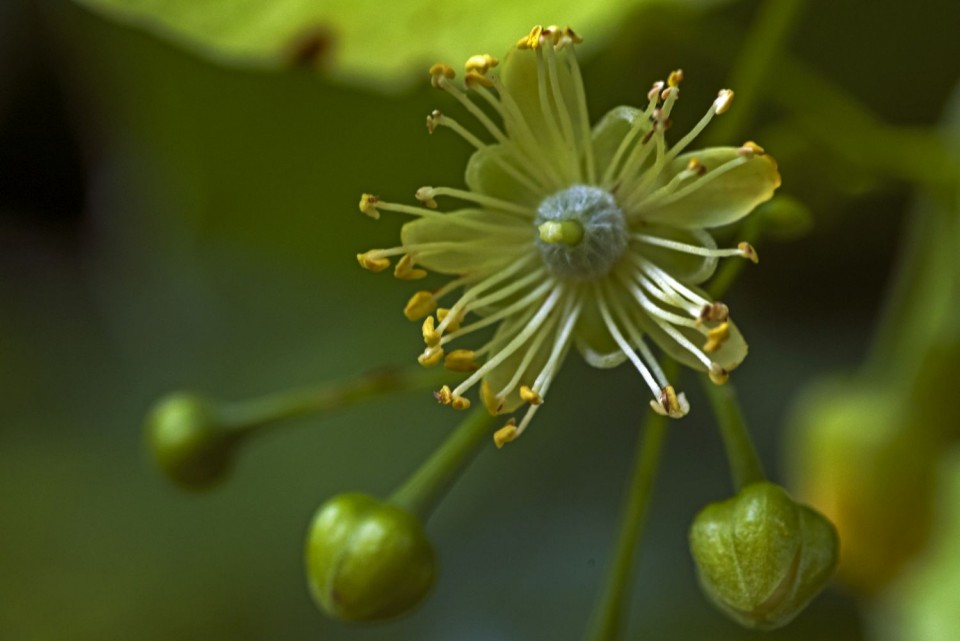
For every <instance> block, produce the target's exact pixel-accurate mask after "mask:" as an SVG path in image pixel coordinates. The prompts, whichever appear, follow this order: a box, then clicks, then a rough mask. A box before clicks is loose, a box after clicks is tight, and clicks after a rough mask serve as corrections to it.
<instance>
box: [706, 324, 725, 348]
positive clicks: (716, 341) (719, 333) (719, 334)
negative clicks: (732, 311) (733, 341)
mask: <svg viewBox="0 0 960 641" xmlns="http://www.w3.org/2000/svg"><path fill="white" fill-rule="evenodd" d="M728 338H730V323H726V322H724V323H720V324H719V325H717V326H716V327H714V328H713V329H711V330H709V331H708V332H707V342H706V343H704V344H703V351H705V352H706V353H708V354H710V353H711V352H715V351H717V350H718V349H720V347H721V346H722V345H723V344H724V343H725V342H726V341H727V339H728Z"/></svg>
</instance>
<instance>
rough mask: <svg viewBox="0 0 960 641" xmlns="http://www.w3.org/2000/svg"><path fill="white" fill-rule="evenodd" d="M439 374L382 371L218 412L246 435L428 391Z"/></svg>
mask: <svg viewBox="0 0 960 641" xmlns="http://www.w3.org/2000/svg"><path fill="white" fill-rule="evenodd" d="M442 374H443V372H439V373H438V372H437V371H434V370H425V369H424V368H422V367H419V366H418V367H415V368H408V369H403V370H397V369H393V368H382V369H379V370H375V371H372V372H369V373H367V374H362V375H360V376H358V377H355V378H351V379H347V380H342V381H333V382H326V383H322V384H320V385H317V386H313V387H306V388H302V389H297V390H290V391H286V392H279V393H276V394H271V395H269V396H264V397H261V398H254V399H249V400H246V401H236V402H230V403H220V404H218V412H219V415H220V419H221V421H222V423H223V425H225V426H226V427H227V428H228V429H231V430H236V431H237V432H239V433H242V434H249V433H251V432H255V431H259V430H261V429H264V428H272V427H275V426H277V425H278V424H279V423H281V422H283V421H286V420H289V419H292V418H299V417H301V416H309V415H312V414H330V413H332V412H334V411H337V410H342V409H345V408H348V407H352V406H354V405H357V404H359V403H362V402H363V401H367V400H370V399H373V398H376V397H378V396H383V395H385V394H389V393H399V392H406V391H411V390H417V389H429V388H431V387H435V386H437V385H439V384H440V383H441V382H442V381H443V380H444V379H443V378H441V375H442Z"/></svg>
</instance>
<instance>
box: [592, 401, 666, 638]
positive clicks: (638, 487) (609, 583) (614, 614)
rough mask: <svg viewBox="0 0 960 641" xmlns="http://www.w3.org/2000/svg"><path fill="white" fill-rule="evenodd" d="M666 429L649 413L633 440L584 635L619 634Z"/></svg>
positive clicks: (615, 635) (659, 419)
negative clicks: (616, 521) (614, 530)
mask: <svg viewBox="0 0 960 641" xmlns="http://www.w3.org/2000/svg"><path fill="white" fill-rule="evenodd" d="M666 433H667V419H666V417H664V416H660V415H657V414H651V415H650V416H649V417H648V419H647V422H646V428H645V429H644V433H643V437H642V438H641V439H640V440H639V441H638V443H637V450H636V458H635V462H634V467H633V474H632V476H631V478H630V486H629V491H628V493H627V497H626V500H625V502H624V507H623V514H622V517H621V523H620V533H619V535H618V538H617V547H616V550H615V552H614V555H613V559H612V560H611V564H610V569H609V571H608V575H607V578H606V584H605V586H604V588H603V591H602V592H601V594H600V598H599V600H598V601H597V605H596V606H595V608H594V611H593V615H592V619H591V624H590V627H589V629H588V631H587V634H586V636H585V637H584V639H586V640H587V641H612V640H613V639H616V638H618V637H619V633H620V629H621V624H622V619H623V610H624V607H623V606H624V601H625V600H626V597H627V594H628V587H629V584H630V579H631V576H632V574H633V569H634V557H635V556H636V548H637V546H638V545H639V543H640V537H641V534H642V531H643V526H644V523H645V522H646V515H647V507H648V506H649V505H650V495H651V492H652V490H653V482H654V478H655V477H656V474H657V468H658V467H659V463H660V454H661V452H662V451H663V444H664V441H665V437H666Z"/></svg>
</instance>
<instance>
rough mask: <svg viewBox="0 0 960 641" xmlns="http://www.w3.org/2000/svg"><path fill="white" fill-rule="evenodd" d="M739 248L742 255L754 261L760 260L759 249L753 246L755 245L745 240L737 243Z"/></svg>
mask: <svg viewBox="0 0 960 641" xmlns="http://www.w3.org/2000/svg"><path fill="white" fill-rule="evenodd" d="M737 249H739V250H740V255H741V256H743V257H744V258H746V259H748V260H750V261H752V262H753V263H759V262H760V256H758V255H757V250H756V249H754V248H753V245H751V244H750V243H748V242H746V241H744V242H742V243H737Z"/></svg>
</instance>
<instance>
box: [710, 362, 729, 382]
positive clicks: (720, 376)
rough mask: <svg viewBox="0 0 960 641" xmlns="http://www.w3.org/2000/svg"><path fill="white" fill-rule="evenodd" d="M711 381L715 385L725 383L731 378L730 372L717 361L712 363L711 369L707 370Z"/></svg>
mask: <svg viewBox="0 0 960 641" xmlns="http://www.w3.org/2000/svg"><path fill="white" fill-rule="evenodd" d="M707 375H708V376H709V377H710V382H712V383H713V384H714V385H723V384H724V383H726V382H727V381H728V380H730V372H728V371H727V370H725V369H724V368H722V367H720V365H719V364H717V363H710V370H709V371H708V372H707Z"/></svg>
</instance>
